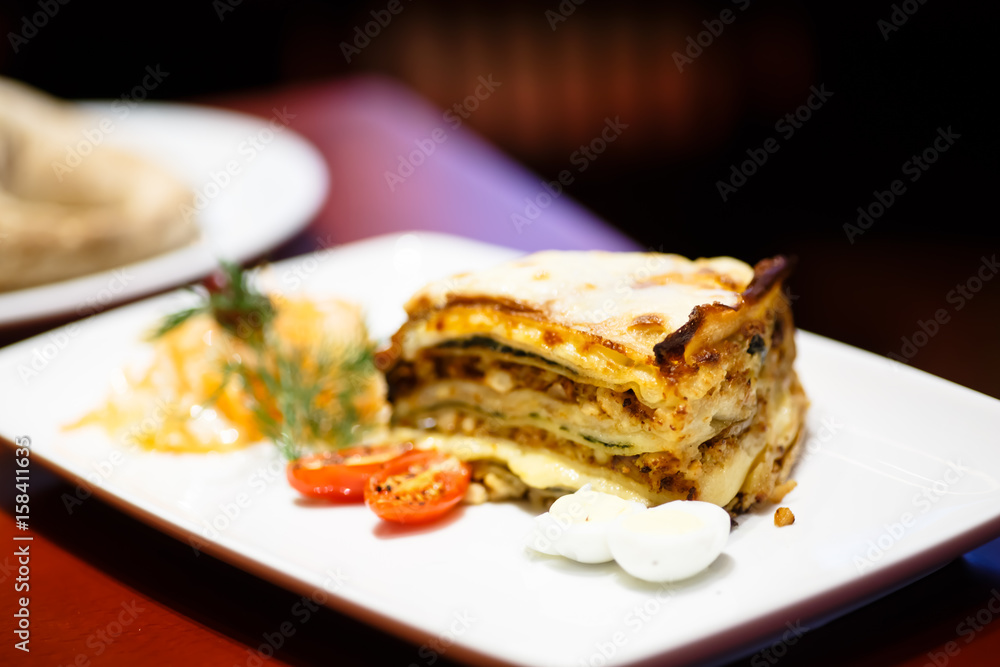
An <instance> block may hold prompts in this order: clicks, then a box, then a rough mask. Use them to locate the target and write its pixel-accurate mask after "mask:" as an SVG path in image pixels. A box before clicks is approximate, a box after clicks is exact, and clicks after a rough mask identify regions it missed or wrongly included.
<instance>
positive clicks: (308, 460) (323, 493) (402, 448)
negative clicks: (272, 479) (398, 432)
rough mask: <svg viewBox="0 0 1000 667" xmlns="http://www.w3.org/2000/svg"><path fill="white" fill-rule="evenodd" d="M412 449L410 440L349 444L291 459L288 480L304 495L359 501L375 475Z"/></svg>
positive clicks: (286, 470)
mask: <svg viewBox="0 0 1000 667" xmlns="http://www.w3.org/2000/svg"><path fill="white" fill-rule="evenodd" d="M411 449H413V444H412V443H409V442H387V443H380V444H377V445H363V446H359V447H348V448H346V449H340V450H337V451H333V452H323V453H322V454H313V455H311V456H304V457H302V458H300V459H295V460H294V461H289V463H288V466H287V467H286V469H285V472H286V474H287V475H288V483H289V484H291V485H292V488H294V489H295V490H296V491H298V492H299V493H301V494H302V495H304V496H309V497H310V498H324V499H326V500H335V501H340V502H348V503H359V502H361V501H362V500H363V499H364V495H365V485H366V484H367V483H368V478H369V477H370V476H371V474H372V473H373V472H375V471H377V470H378V469H379V468H381V467H382V465H384V464H385V463H387V462H389V461H392V460H393V459H397V458H399V457H400V456H403V455H404V454H406V453H407V452H409V451H410V450H411Z"/></svg>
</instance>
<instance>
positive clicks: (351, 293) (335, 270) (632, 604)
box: [0, 234, 1000, 667]
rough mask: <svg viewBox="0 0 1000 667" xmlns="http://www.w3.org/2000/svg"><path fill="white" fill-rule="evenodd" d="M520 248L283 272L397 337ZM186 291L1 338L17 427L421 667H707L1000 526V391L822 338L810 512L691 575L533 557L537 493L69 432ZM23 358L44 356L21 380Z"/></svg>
mask: <svg viewBox="0 0 1000 667" xmlns="http://www.w3.org/2000/svg"><path fill="white" fill-rule="evenodd" d="M514 254H516V253H514V251H511V250H508V249H504V248H498V247H496V246H488V245H484V244H481V243H477V242H473V241H468V240H464V239H458V238H455V237H449V236H442V235H434V234H408V235H403V236H389V237H379V238H375V239H370V240H367V241H362V242H358V243H353V244H349V245H345V246H341V247H339V248H335V249H332V250H330V251H326V252H323V253H320V254H316V255H308V256H304V257H301V258H295V259H293V260H288V261H285V262H280V263H278V264H275V265H274V266H273V268H272V270H271V271H270V273H269V275H268V276H267V280H268V281H269V282H270V283H271V284H273V285H276V286H278V287H279V288H283V289H290V288H298V289H304V290H307V291H308V292H311V293H314V294H342V295H345V296H347V297H350V298H354V299H357V300H359V301H360V302H362V303H363V304H364V306H365V309H366V312H367V314H368V317H369V322H370V325H371V328H372V331H373V333H374V334H375V335H377V336H379V337H384V336H387V335H388V334H389V333H391V332H392V331H393V330H394V329H395V328H396V327H397V326H398V325H399V324H400V323H401V322H402V320H403V318H404V313H403V309H402V304H403V302H404V301H405V300H406V298H407V297H408V296H409V295H410V293H411V292H412V291H413V290H414V289H415V288H416V287H417V286H418V285H420V284H421V283H423V282H424V281H426V280H428V279H431V278H435V277H439V276H443V275H446V274H450V273H453V272H456V271H459V270H464V269H469V268H473V267H483V266H487V265H489V264H493V263H495V262H498V261H500V260H502V259H506V258H508V257H511V256H513V255H514ZM185 297H190V295H189V294H178V293H170V294H166V295H162V296H159V297H156V298H154V299H149V300H146V301H143V302H140V303H137V304H133V305H130V306H127V307H124V308H121V309H118V310H116V311H114V312H110V313H106V314H104V315H100V316H97V317H94V318H92V319H90V320H88V321H85V322H83V323H81V324H79V325H77V328H76V329H75V330H74V329H73V328H72V327H68V328H64V329H61V330H56V331H54V332H50V333H47V334H44V335H42V336H38V337H36V338H33V339H30V340H26V341H23V342H21V343H18V344H16V345H12V346H10V347H8V348H5V349H2V350H0V406H3V410H0V434H2V435H3V436H4V437H5V438H7V439H9V440H13V438H14V437H15V436H21V435H28V436H30V437H31V438H32V441H33V445H32V447H33V451H32V456H33V457H34V458H36V459H38V460H44V461H47V462H48V463H49V464H51V465H52V466H53V467H55V469H57V470H59V471H61V473H62V474H63V475H65V476H66V477H68V478H70V479H74V480H87V483H88V484H90V485H93V486H94V487H95V493H97V494H98V495H99V496H101V497H103V498H104V499H106V500H107V501H108V502H110V503H112V504H114V505H115V506H117V507H119V508H121V509H122V510H124V511H126V512H129V513H131V514H133V515H135V516H137V517H138V518H140V519H141V520H143V521H147V522H149V523H150V524H151V525H153V526H156V527H157V528H159V529H161V530H164V531H166V532H168V533H170V534H172V535H175V536H176V537H178V538H179V539H181V540H184V541H188V540H190V539H197V540H199V543H201V544H203V546H202V548H203V549H204V550H205V551H207V552H208V553H211V554H213V555H216V556H217V557H219V558H221V559H223V560H226V561H229V562H230V563H232V564H234V565H236V566H238V567H241V568H243V569H245V570H247V571H249V572H252V573H254V574H256V575H257V576H260V577H261V578H263V579H267V580H270V581H273V582H275V583H277V584H279V585H282V586H285V587H287V588H289V589H291V590H293V591H296V592H299V593H301V594H304V595H310V596H312V597H313V598H314V599H316V600H318V601H319V600H322V601H325V603H326V604H328V605H330V606H331V607H334V608H337V609H340V610H343V611H345V612H346V613H348V614H351V615H353V616H356V617H358V618H361V619H363V620H365V621H366V622H369V623H372V624H374V625H377V626H379V627H382V628H384V629H386V630H387V631H389V632H393V633H398V634H400V635H402V636H404V637H406V638H409V639H411V640H413V641H414V642H416V643H417V644H418V645H419V644H424V646H423V648H422V649H414V653H415V656H419V657H420V662H421V663H426V664H429V663H427V659H429V657H434V654H433V653H428V650H429V647H430V648H433V647H438V648H441V647H444V648H446V649H447V653H446V655H447V657H449V658H452V657H454V658H459V659H463V660H469V661H475V662H477V663H478V662H482V661H484V660H491V661H493V662H497V661H498V662H501V663H510V664H518V665H537V666H539V667H543V666H544V667H556V666H559V665H566V666H573V667H578V666H579V665H586V666H590V665H594V666H597V665H621V664H629V663H633V662H636V661H642V660H653V659H656V660H659V661H663V662H662V663H660V662H658V663H657V664H668V663H669V664H680V663H688V662H697V663H698V664H705V663H706V662H710V661H712V660H717V659H719V658H723V657H726V656H728V657H732V656H733V653H734V652H740V651H744V652H745V651H747V650H752V649H753V648H754V647H755V646H757V645H759V644H760V643H761V642H763V641H765V640H767V639H768V638H769V637H773V636H775V635H778V634H780V633H782V632H785V633H787V632H791V630H789V627H791V628H795V630H796V631H799V632H801V631H803V630H808V629H810V628H815V627H816V626H817V625H820V624H822V623H823V622H825V621H827V620H829V619H830V618H832V617H834V616H836V615H839V614H843V613H846V612H847V611H850V609H852V608H854V607H856V606H858V605H860V604H863V603H864V602H866V601H868V600H871V599H872V598H874V597H877V596H880V595H884V594H886V593H888V592H890V591H891V590H893V589H894V588H896V587H898V586H900V585H902V584H904V583H906V582H907V581H910V580H912V579H913V578H915V577H918V576H920V575H922V574H924V573H926V572H927V571H929V570H931V569H933V568H936V567H938V566H940V565H941V564H942V563H944V562H946V561H947V560H949V559H951V558H954V557H956V556H958V555H960V554H962V553H964V552H965V551H968V550H969V549H972V548H974V547H976V546H978V545H980V544H982V543H984V542H986V541H988V540H990V539H992V538H993V537H995V536H996V535H997V534H998V533H1000V484H998V481H997V480H998V479H1000V449H998V448H997V446H996V444H997V436H996V427H997V424H1000V401H996V400H994V399H991V398H988V397H986V396H984V395H982V394H978V393H976V392H974V391H971V390H969V389H965V388H962V387H959V386H957V385H954V384H952V383H950V382H947V381H945V380H941V379H939V378H936V377H933V376H931V375H928V374H926V373H922V372H919V371H916V370H913V369H911V368H909V367H904V366H900V365H898V364H895V363H894V362H890V361H889V360H887V359H885V358H882V357H878V356H876V355H873V354H869V353H867V352H863V351H861V350H857V349H855V348H852V347H848V346H846V345H843V344H841V343H837V342H835V341H832V340H829V339H826V338H821V337H819V336H816V335H813V334H809V333H805V332H799V334H798V335H797V338H796V340H797V342H798V345H799V358H798V360H797V362H796V366H797V368H798V370H799V373H800V375H801V377H802V381H803V384H804V385H805V388H806V391H807V393H808V394H809V398H810V399H811V401H812V407H811V409H810V413H809V419H808V427H809V439H808V441H807V442H806V443H805V445H804V451H803V452H802V457H801V460H800V461H799V463H798V464H797V467H796V469H795V471H794V478H795V479H796V480H797V481H798V482H799V486H798V488H796V489H795V490H794V491H792V492H791V493H790V494H789V495H788V496H786V498H785V500H784V502H783V503H782V504H783V505H787V506H788V507H790V508H791V509H792V510H793V511H794V513H795V515H796V521H795V523H794V525H791V526H788V527H785V528H776V527H775V526H774V523H773V519H772V514H773V511H774V508H773V507H772V508H766V509H761V510H760V511H758V512H756V513H753V514H750V515H748V516H744V517H742V518H741V519H740V522H739V523H740V525H739V527H738V528H737V529H736V530H735V531H733V533H732V536H731V538H730V541H729V544H728V545H727V546H726V549H725V551H724V553H723V555H722V556H721V557H720V558H719V560H717V561H716V562H715V563H714V564H713V565H712V566H711V567H710V568H709V569H708V570H707V571H706V572H704V573H702V574H701V575H698V576H697V577H695V578H694V579H692V580H690V581H686V582H681V583H677V584H673V585H662V586H657V585H652V584H646V583H644V582H641V581H637V580H635V579H632V578H631V577H629V576H628V575H626V574H624V573H623V572H622V571H621V570H620V569H619V568H618V566H617V565H615V564H614V563H609V564H604V565H595V566H588V565H581V564H578V563H573V562H570V561H567V560H563V559H558V558H549V557H543V556H538V555H535V556H532V555H531V554H530V553H528V552H527V551H526V550H525V548H524V547H523V542H522V540H523V538H524V535H525V534H526V533H527V531H528V529H529V527H530V525H531V517H532V514H531V512H530V511H528V510H527V509H526V508H525V507H522V506H520V505H516V504H510V503H506V504H504V503H501V504H487V505H482V506H478V507H467V508H464V510H462V511H461V512H460V513H459V514H458V515H457V516H455V517H454V520H452V521H449V522H446V524H445V525H440V526H435V527H432V528H427V529H423V530H420V529H418V530H410V531H407V530H397V529H394V528H393V527H391V526H388V525H385V524H382V523H381V522H380V521H379V519H377V518H376V517H375V516H374V514H372V513H371V512H370V511H369V510H367V509H366V508H365V507H363V506H322V505H313V504H310V503H305V502H301V501H300V499H299V498H298V497H297V494H296V493H295V491H293V490H292V489H291V488H290V487H289V486H288V484H287V482H286V481H285V478H284V473H283V466H282V462H281V461H280V460H279V458H278V455H277V452H276V451H275V448H274V447H271V446H269V445H261V446H259V447H256V448H251V449H247V450H243V451H239V452H235V453H231V454H225V455H215V456H199V455H166V454H158V453H150V452H143V451H130V450H128V449H127V448H125V447H124V446H123V445H122V444H120V443H115V442H112V441H111V440H109V439H108V438H107V437H106V436H105V435H104V433H103V432H102V431H101V430H99V429H96V428H88V429H85V430H79V431H72V432H64V431H62V430H60V425H61V424H66V423H69V422H72V421H74V420H76V419H77V418H79V417H80V416H81V415H83V414H84V413H86V412H87V411H88V410H91V409H93V408H95V407H97V406H98V405H99V404H100V403H101V402H102V400H103V396H104V395H105V393H106V392H107V391H109V383H110V380H111V378H113V377H114V376H115V373H116V372H117V369H119V368H120V367H121V366H123V365H125V364H128V363H129V362H130V361H135V360H136V359H139V358H142V356H143V352H144V351H145V350H146V349H147V348H146V346H145V345H144V344H143V343H142V342H141V340H140V336H141V335H142V332H143V331H145V330H147V329H148V328H149V327H150V326H152V325H153V324H154V323H155V322H157V321H158V318H159V317H161V316H162V315H164V314H166V313H168V312H170V311H172V310H174V309H176V308H177V307H178V306H179V305H181V304H182V303H184V302H185ZM46 351H47V352H46ZM39 354H40V355H41V359H42V360H43V361H44V363H42V361H40V360H39ZM33 363H34V364H36V365H37V366H39V368H37V369H36V368H34V367H33V366H32V364H33ZM23 368H32V369H33V370H36V371H37V372H36V374H34V375H31V374H27V376H28V377H24V378H22V375H25V374H24V373H23V372H22V369H23ZM154 412H155V409H154ZM786 624H787V625H786ZM330 636H331V638H333V637H336V636H337V635H336V629H331V632H330ZM331 641H332V642H333V639H331ZM332 647H333V644H331V648H332ZM371 650H372V652H373V653H372V656H373V657H372V662H373V663H377V662H378V655H377V652H378V647H377V646H375V647H372V648H371ZM759 661H764V660H763V658H761V659H759ZM414 662H417V660H414Z"/></svg>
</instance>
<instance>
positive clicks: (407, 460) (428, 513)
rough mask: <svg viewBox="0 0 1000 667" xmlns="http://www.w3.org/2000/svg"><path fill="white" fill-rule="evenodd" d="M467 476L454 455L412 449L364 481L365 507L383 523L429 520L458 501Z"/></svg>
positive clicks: (467, 480)
mask: <svg viewBox="0 0 1000 667" xmlns="http://www.w3.org/2000/svg"><path fill="white" fill-rule="evenodd" d="M471 473H472V469H471V468H470V467H469V465H468V464H467V463H463V462H462V461H460V460H459V459H458V458H457V457H455V456H451V455H448V454H441V453H440V452H435V451H417V450H414V451H412V452H410V453H409V454H404V455H403V456H401V457H399V458H398V459H395V460H393V461H390V462H389V463H386V464H384V465H383V466H382V468H381V469H380V470H379V471H378V472H376V473H374V474H372V476H371V477H369V478H368V485H367V486H366V487H365V504H366V505H368V507H370V508H371V509H372V511H374V512H375V514H377V515H378V516H379V517H380V518H382V519H385V520H386V521H394V522H396V523H426V522H428V521H433V520H435V519H437V518H439V517H441V516H443V515H444V514H446V513H448V511H449V510H451V509H452V508H453V507H455V506H456V505H457V504H458V503H459V502H460V501H461V500H462V498H463V497H464V496H465V491H466V489H468V488H469V477H470V475H471Z"/></svg>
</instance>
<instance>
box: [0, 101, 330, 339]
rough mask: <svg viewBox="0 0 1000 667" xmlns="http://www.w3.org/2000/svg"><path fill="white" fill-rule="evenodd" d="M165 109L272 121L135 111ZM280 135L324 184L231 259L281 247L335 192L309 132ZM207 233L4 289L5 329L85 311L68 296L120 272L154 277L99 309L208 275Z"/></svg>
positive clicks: (97, 105) (158, 104) (88, 108)
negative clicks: (121, 260) (166, 269)
mask: <svg viewBox="0 0 1000 667" xmlns="http://www.w3.org/2000/svg"><path fill="white" fill-rule="evenodd" d="M71 103H72V104H74V105H76V106H78V107H80V108H81V110H83V111H85V112H92V111H95V110H101V109H102V108H107V109H110V108H111V107H112V105H113V104H114V100H74V101H72V102H71ZM162 112H166V113H168V114H174V113H179V114H190V113H195V114H197V115H199V116H207V117H212V118H213V119H215V120H226V119H229V120H235V121H238V122H242V123H248V124H253V125H259V126H266V124H267V119H265V118H262V117H260V116H254V115H252V114H248V113H244V112H242V111H235V110H230V109H225V108H221V107H215V106H210V105H205V104H191V103H187V102H173V101H149V102H141V103H139V104H137V105H136V106H135V108H133V109H132V111H131V112H130V115H131V114H138V115H141V114H155V113H162ZM275 136H276V138H275V140H276V141H281V142H283V143H284V142H287V143H288V144H290V145H292V146H294V147H295V148H296V150H299V151H302V153H303V154H304V155H306V156H307V159H308V166H304V167H303V170H304V171H303V173H305V172H306V171H310V172H312V176H311V177H310V178H312V179H314V180H315V181H316V182H317V184H318V185H319V187H318V188H317V189H316V190H315V191H314V192H313V193H311V199H310V200H308V202H307V204H308V205H304V206H303V208H304V210H305V211H307V213H306V214H305V215H301V216H300V217H299V218H297V219H295V220H294V222H290V223H288V224H285V225H283V226H282V227H281V229H280V231H277V232H276V233H274V234H271V235H270V238H268V239H266V240H265V241H263V242H259V243H256V244H250V245H248V246H247V247H245V248H241V247H237V248H236V249H235V250H234V251H232V252H230V253H227V258H228V259H232V260H235V261H237V262H246V261H248V260H251V259H253V258H255V257H259V256H260V255H262V254H264V253H266V252H267V251H269V250H272V249H274V248H276V247H278V246H279V245H281V244H282V243H284V242H285V241H287V240H288V239H290V238H292V237H293V236H295V235H296V234H297V233H299V232H300V231H302V230H303V229H305V228H306V227H307V226H308V225H309V224H310V222H312V220H313V219H314V218H315V217H316V214H317V213H319V211H320V210H321V209H322V207H323V205H324V203H325V202H326V200H327V197H328V196H329V194H330V178H331V175H330V168H329V166H328V165H327V162H326V159H325V158H324V157H323V154H322V153H321V152H320V150H319V149H318V148H317V147H316V146H315V145H314V144H313V143H312V142H311V141H309V140H308V139H307V138H306V137H305V136H303V135H302V134H301V133H299V132H297V131H295V130H294V129H293V128H290V127H286V128H285V131H283V132H282V133H281V134H280V135H275ZM199 228H201V227H200V225H199ZM204 233H205V232H204V229H202V236H200V237H199V238H198V239H197V240H195V241H194V242H192V243H189V244H187V245H184V246H181V247H180V248H174V249H172V250H168V251H166V252H161V253H158V254H156V255H153V256H151V257H147V258H145V259H140V260H138V261H135V262H129V263H128V264H122V265H119V266H114V267H111V268H109V269H102V270H100V271H96V272H93V273H87V274H84V275H81V276H74V277H72V278H66V279H63V280H59V281H56V282H51V283H44V284H42V285H33V286H31V287H25V288H21V289H17V290H11V291H7V292H0V331H2V330H3V329H6V328H14V327H19V326H25V325H31V324H36V323H42V322H46V321H53V320H57V319H60V318H63V317H65V316H66V315H69V314H72V313H74V312H75V313H76V314H77V315H81V310H82V309H83V306H82V305H81V304H80V303H79V302H77V301H75V300H72V299H70V298H68V296H67V295H68V294H70V293H72V292H74V291H86V292H87V293H94V292H99V291H100V290H101V289H102V288H104V287H106V286H107V284H108V282H109V281H110V280H111V279H113V278H114V276H115V274H116V273H118V272H128V271H133V270H139V271H148V272H149V274H150V275H151V276H152V277H151V278H148V279H147V280H146V282H144V283H142V284H139V285H136V286H135V287H131V288H130V286H128V285H126V286H125V288H123V289H122V290H121V292H119V293H117V294H112V298H111V300H110V301H109V302H107V303H105V304H101V306H100V308H99V309H97V310H96V313H95V314H100V313H101V312H104V311H107V310H109V309H111V308H113V307H114V306H116V305H119V304H122V303H128V302H131V301H135V300H137V299H143V298H145V297H148V296H150V295H153V294H156V293H160V292H163V291H165V290H169V289H171V288H174V287H177V286H180V285H184V284H187V283H189V282H191V281H192V280H194V279H197V278H200V277H203V276H205V275H207V274H208V273H209V272H210V271H211V270H212V268H213V266H214V260H215V257H214V255H213V252H212V249H211V248H212V247H214V246H216V245H217V243H216V244H210V243H208V242H207V240H206V238H205V236H204ZM185 260H186V261H185ZM157 264H165V265H167V266H170V267H171V268H172V269H173V270H172V271H171V273H170V274H168V275H166V276H164V275H163V273H162V271H159V270H157ZM50 300H56V301H57V305H43V304H45V303H46V302H48V301H50ZM70 301H72V303H71V302H70ZM12 303H13V304H14V305H12ZM14 307H16V309H15V310H13V311H11V308H14Z"/></svg>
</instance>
